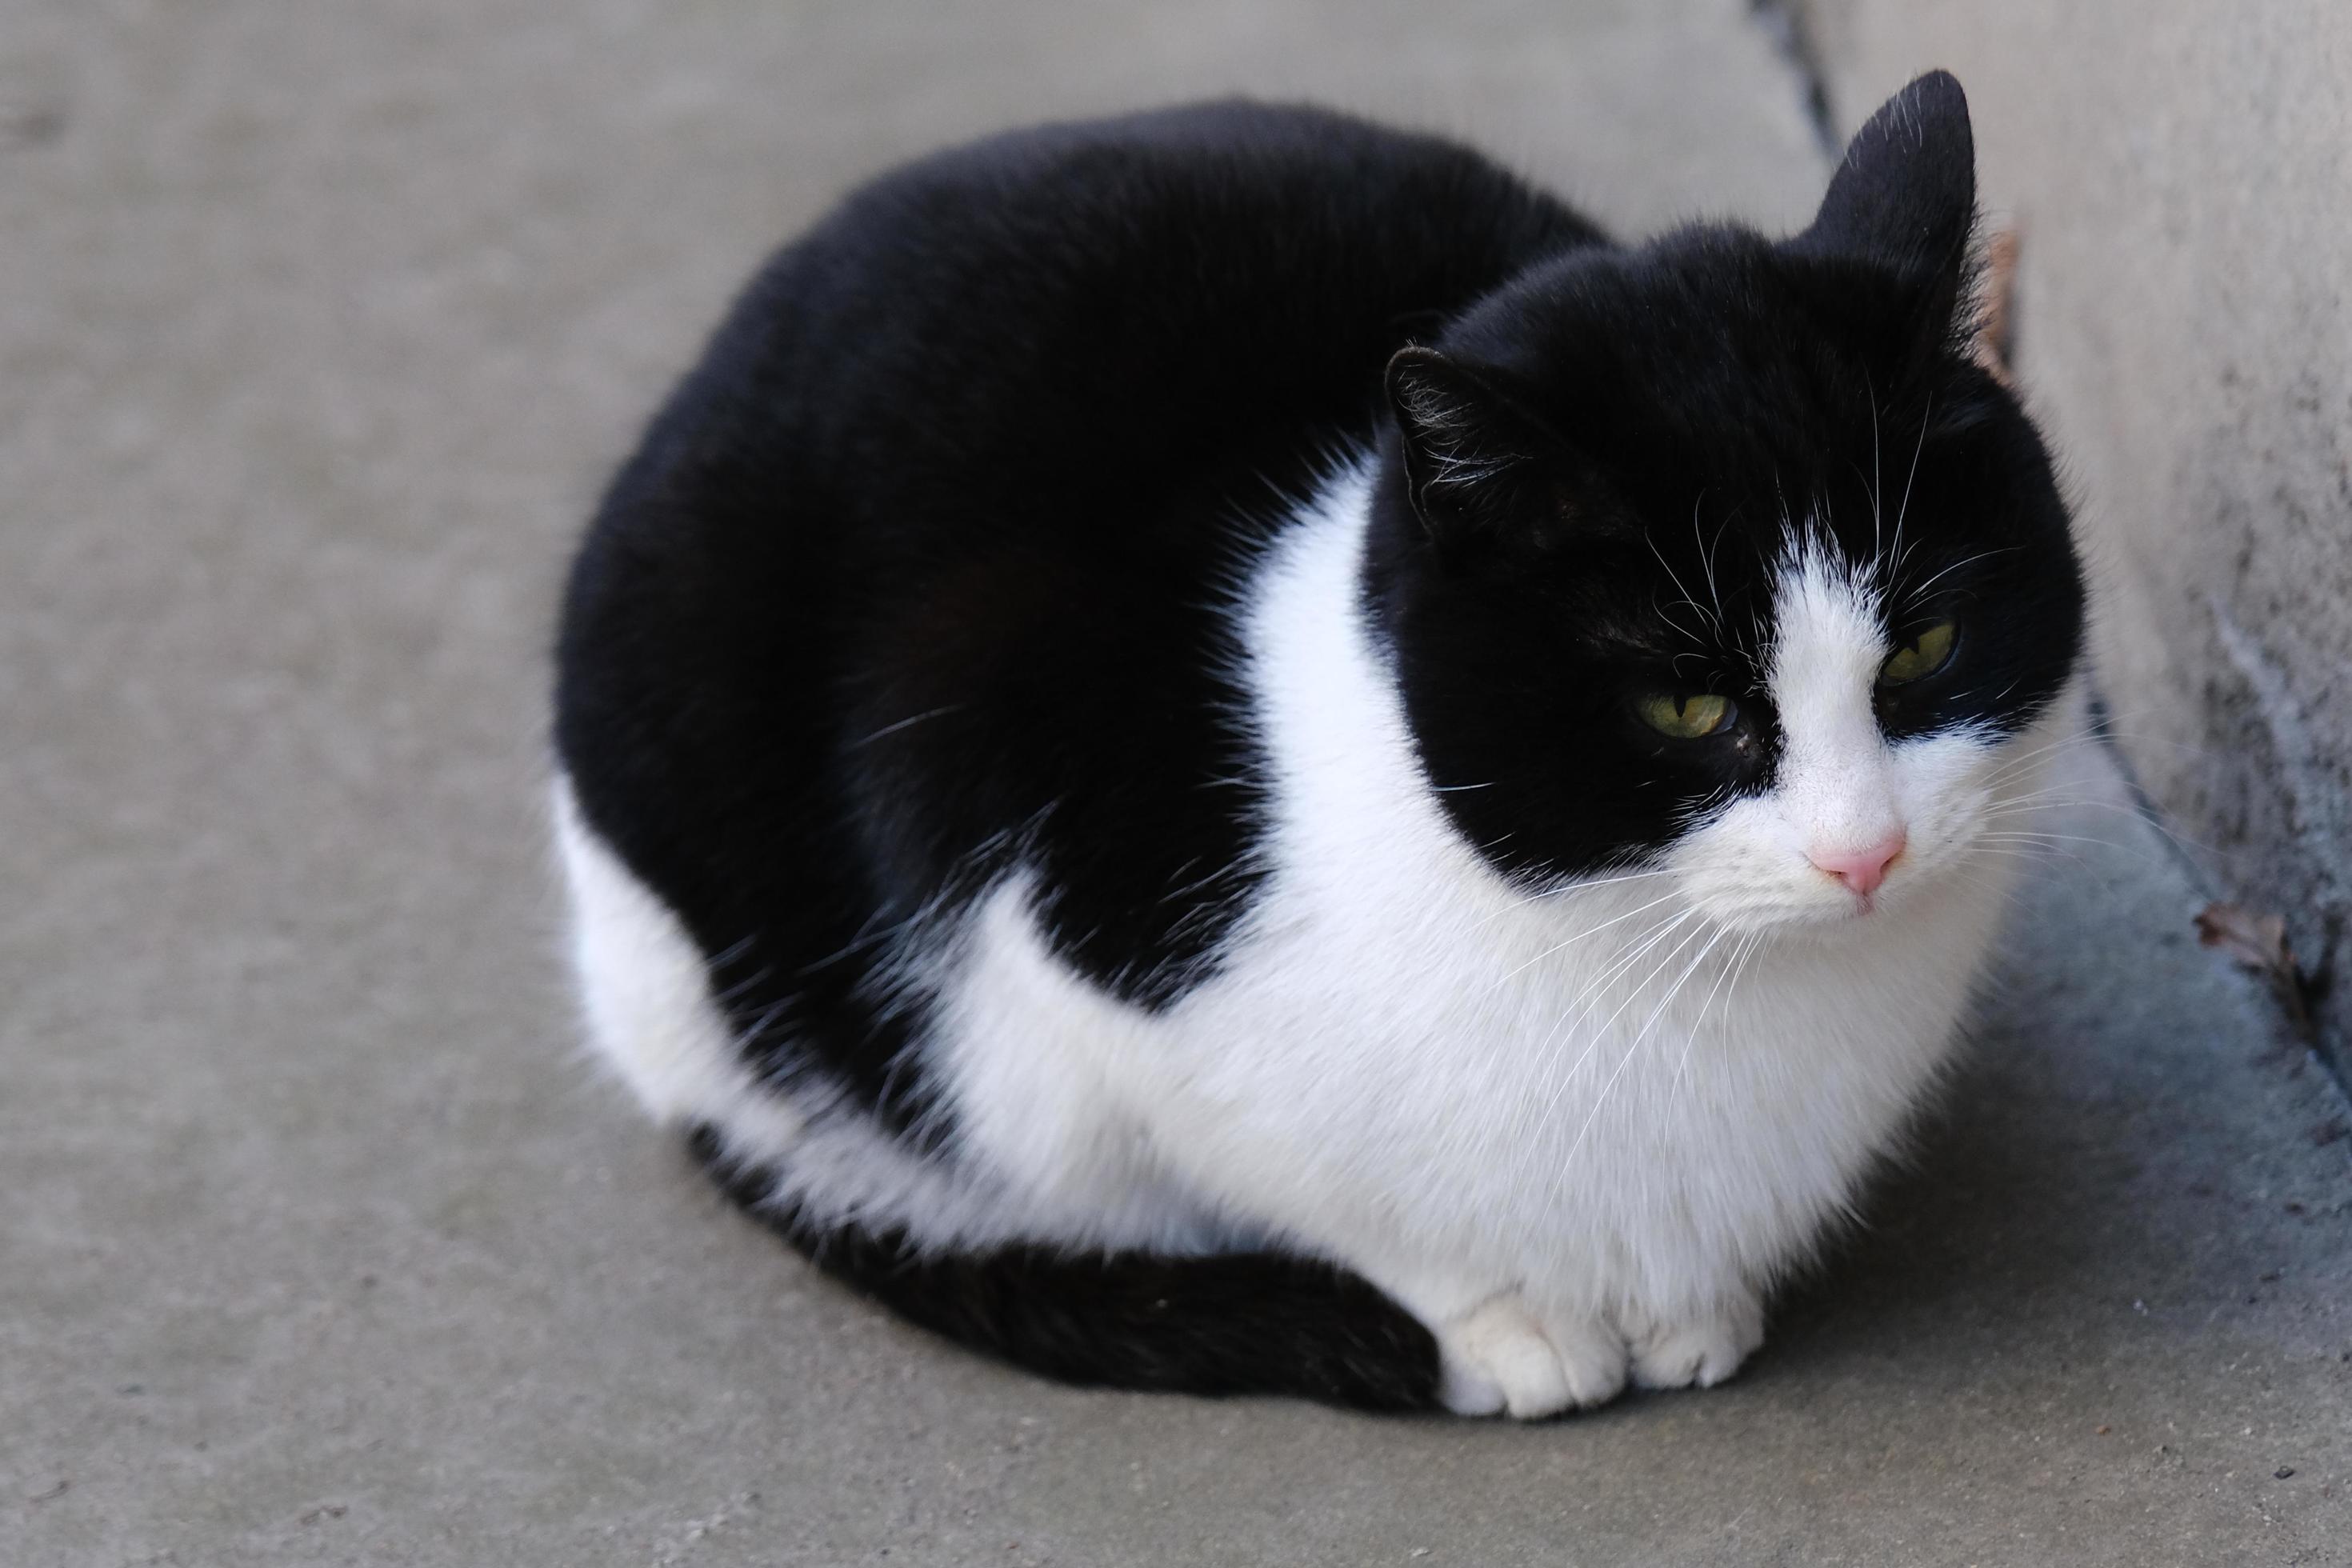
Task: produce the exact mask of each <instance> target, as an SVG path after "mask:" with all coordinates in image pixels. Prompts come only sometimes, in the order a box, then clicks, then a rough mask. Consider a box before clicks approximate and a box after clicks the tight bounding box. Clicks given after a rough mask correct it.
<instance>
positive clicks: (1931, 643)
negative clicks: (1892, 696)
mask: <svg viewBox="0 0 2352 1568" xmlns="http://www.w3.org/2000/svg"><path fill="white" fill-rule="evenodd" d="M1958 632H1959V628H1958V626H1954V625H1953V624H1952V623H1951V622H1950V621H1937V623H1936V624H1935V625H1934V626H1929V627H1928V628H1927V630H1925V631H1923V632H1921V633H1920V634H1919V635H1918V636H1917V637H1913V638H1912V639H1911V641H1910V642H1909V643H1908V644H1907V645H1906V646H1905V647H1898V648H1896V649H1895V653H1894V657H1892V658H1889V659H1888V660H1887V661H1886V662H1885V664H1883V665H1881V666H1879V667H1878V684H1879V685H1881V686H1907V685H1909V684H1910V683H1911V682H1912V681H1915V680H1920V679H1926V678H1927V677H1928V676H1930V675H1933V674H1935V673H1936V672H1937V670H1939V669H1941V668H1944V666H1946V665H1948V664H1949V663H1951V662H1952V639H1953V638H1954V637H1957V636H1958Z"/></svg>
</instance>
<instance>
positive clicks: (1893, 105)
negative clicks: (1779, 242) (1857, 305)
mask: <svg viewBox="0 0 2352 1568" xmlns="http://www.w3.org/2000/svg"><path fill="white" fill-rule="evenodd" d="M1976 201H1977V170H1976V137H1975V133H1974V132H1972V131H1971V130H1970V128H1969V100H1968V95H1967V94H1965V93H1963V92H1962V91H1961V90H1960V84H1959V83H1958V81H1957V80H1955V79H1953V77H1952V75H1951V73H1950V72H1948V71H1929V72H1928V73H1927V75H1925V76H1923V77H1921V78H1919V79H1917V80H1916V81H1914V82H1913V83H1911V85H1910V86H1908V87H1906V88H1905V89H1903V90H1902V91H1901V92H1898V93H1896V94H1895V96H1894V97H1893V98H1890V99H1888V100H1886V101H1885V103H1884V104H1883V105H1881V106H1880V108H1879V110H1878V112H1877V113H1875V114H1874V115H1872V116H1871V117H1870V121H1869V123H1868V124H1866V125H1864V127H1863V128H1862V129H1861V130H1860V131H1857V132H1854V135H1853V141H1852V142H1849V143H1848V144H1847V146H1846V150H1845V160H1844V162H1843V163H1840V164H1839V165H1838V172H1837V173H1836V174H1834V175H1833V176H1832V177H1831V180H1830V188H1829V194H1828V195H1825V196H1823V197H1822V207H1821V212H1820V213H1819V214H1818V215H1817V216H1815V217H1814V219H1813V223H1812V226H1811V228H1808V229H1807V230H1805V232H1804V233H1802V234H1801V235H1798V236H1797V237H1795V238H1793V239H1791V240H1790V241H1789V242H1788V244H1787V246H1786V248H1787V249H1788V250H1790V252H1792V253H1795V254H1797V255H1801V256H1810V257H1819V258H1830V259H1835V260H1843V261H1860V262H1864V263H1867V264H1869V265H1871V266H1874V267H1875V268H1879V269H1881V270H1883V271H1885V272H1889V273H1892V274H1894V275H1895V278H1897V279H1899V280H1900V281H1901V282H1902V283H1903V284H1904V285H1905V286H1906V289H1908V290H1909V291H1910V292H1911V293H1912V294H1913V296H1914V308H1915V310H1916V312H1917V315H1918V317H1919V318H1920V321H1919V324H1920V325H1921V326H1922V327H1923V328H1925V329H1926V330H1927V331H1932V332H1934V333H1935V334H1936V335H1937V336H1938V337H1941V336H1942V335H1943V334H1945V333H1946V332H1948V331H1949V330H1950V328H1951V323H1952V312H1953V310H1955V309H1956V308H1957V306H1958V300H1959V291H1960V284H1961V280H1962V278H1963V276H1964V274H1965V271H1966V268H1967V263H1968V251H1969V231H1970V229H1971V228H1972V227H1973V226H1975V223H1976Z"/></svg>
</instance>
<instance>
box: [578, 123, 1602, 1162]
mask: <svg viewBox="0 0 2352 1568" xmlns="http://www.w3.org/2000/svg"><path fill="white" fill-rule="evenodd" d="M1598 238H1599V236H1598V235H1597V234H1596V232H1595V231H1594V230H1593V229H1592V228H1591V226H1588V225H1587V224H1585V223H1584V222H1583V221H1582V220H1581V219H1580V218H1578V217H1576V216H1573V215H1572V214H1570V212H1568V211H1567V210H1566V209H1565V208H1563V207H1561V206H1560V205H1558V204H1557V203H1555V202H1552V201H1549V200H1548V199H1546V198H1544V197H1541V196H1538V195H1536V194H1534V193H1533V192H1531V191H1530V190H1528V188H1527V187H1526V186H1525V185H1524V184H1520V183H1519V182H1518V181H1517V180H1516V179H1514V178H1512V177H1511V176H1510V175H1508V174H1505V173H1504V172H1502V171H1501V170H1499V169H1497V168H1496V167H1495V166H1494V165H1492V164H1490V163H1486V161H1485V160H1483V159H1481V158H1479V157H1477V156H1476V155H1475V154H1474V153H1469V152H1466V151H1465V150H1463V149H1461V148H1457V147H1454V146H1451V145H1449V144H1447V143H1445V142H1438V141H1434V140H1431V139H1428V138H1423V137H1413V136H1405V135H1401V134H1398V133H1396V132H1389V131H1383V130H1380V129H1377V128H1375V127H1372V126H1369V125H1365V124H1362V123H1360V122H1359V121H1351V120H1347V119H1343V118H1340V117H1339V116H1337V115H1331V114H1326V113H1320V112H1317V111H1313V110H1289V109H1273V108H1265V107H1260V106H1256V105H1251V104H1240V103H1232V104H1222V105H1213V106H1209V107H1204V108H1199V109H1187V110H1173V111H1169V112H1163V113H1157V114H1148V115H1142V116H1138V117H1135V118H1132V119H1126V120H1118V121H1100V122H1096V123H1091V124H1081V125H1067V126H1057V127H1050V128H1046V129H1044V130H1038V131H1031V132H1019V133H1016V134H1013V135H1010V136H1004V137H1000V138H998V139H995V140H993V141H990V142H982V143H980V144H978V145H976V146H972V147H967V148H963V149H960V150H958V151H954V152H950V153H943V154H941V155H940V156H938V157H935V158H932V159H929V160H927V161H925V162H923V163H918V164H915V165H913V166H912V167H910V168H908V169H904V170H901V171H899V172H898V173H896V174H889V175H887V176H885V177H884V178H882V179H881V180H878V181H877V182H876V183H875V184H871V185H868V186H867V187H866V188H865V189H864V190H862V191H860V192H858V193H857V194H856V195H854V196H852V197H851V198H849V200H848V201H847V202H846V203H845V204H844V205H843V206H842V207H841V208H840V209H839V210H838V211H837V212H835V214H834V215H833V216H831V217H829V218H827V219H826V220H825V221H824V223H822V224H820V225H819V226H817V227H816V229H815V230H814V231H813V232H812V233H811V234H810V235H809V236H808V237H805V238H803V239H802V240H801V241H799V242H798V243H796V244H794V245H793V246H792V247H789V248H787V249H786V250H784V251H783V252H782V254H781V255H779V256H778V257H777V258H776V259H775V260H774V261H772V262H771V263H770V264H769V266H768V268H766V270H765V271H764V272H763V273H762V274H761V277H760V278H759V279H757V280H756V281H755V282H754V283H753V284H752V285H751V289H749V290H748V291H747V292H746V294H745V295H744V297H743V299H742V300H740V302H739V303H738V304H737V306H736V307H735V310H734V311H733V313H732V314H731V315H730V317H729V318H728V320H727V321H726V323H725V324H724V325H723V326H721V328H720V329H719V332H718V334H717V336H716V337H715V338H714V339H713V341H712V343H711V345H710V348H709V353H708V354H707V355H706V357H705V359H704V361H703V363H701V364H700V365H699V366H698V368H697V369H696V370H695V371H694V372H693V374H690V375H689V376H688V378H687V380H686V382H685V384H683V385H682V386H680V387H679V389H678V390H677V393H676V394H675V395H673V396H672V398H671V399H670V401H669V404H668V405H667V408H665V409H664V411H663V412H662V414H661V415H660V416H659V417H658V418H657V419H656V421H655V424H654V426H653V429H652V431H651V433H650V434H649V435H648V436H647V437H646V441H645V444H644V446H643V447H641V448H640V450H639V451H638V453H637V455H636V456H635V458H633V459H632V460H631V461H630V463H629V464H628V465H627V467H626V468H624V469H623V471H622V473H621V475H620V477H619V478H618V479H616V480H615V481H614V485H613V488H612V489H611V492H610V494H609V495H608V496H607V497H606V499H605V501H604V507H603V509H602V510H601V511H600V512H599V514H598V516H597V519H596V521H595V523H594V525H593V528H592V529H591V531H590V532H589V536H588V540H587V542H586V543H585V545H584V546H583V550H582V552H581V554H580V557H579V560H578V563H577V564H576V566H575V567H574V569H573V573H572V584H571V589H570V594H569V597H568V600H567V603H566V608H565V614H564V619H563V627H562V641H561V647H560V650H559V663H560V666H561V671H562V677H561V689H560V691H559V694H558V706H557V713H558V719H557V739H558V743H559V746H560V749H561V751H562V755H563V758H564V761H565V764H566V766H567V767H568V768H569V769H570V772H571V775H572V781H573V784H574V787H575V788H576V789H577V791H578V793H579V798H580V802H581V806H582V809H583V813H584V815H585V816H586V817H587V818H588V820H589V822H590V823H591V824H592V825H593V826H594V827H595V828H596V830H597V831H598V832H599V833H600V834H602V835H603V836H604V837H605V838H606V839H607V840H608V841H609V842H611V843H612V844H613V846H614V847H615V848H616V849H617V850H618V852H619V853H620V855H621V856H622V858H624V859H625V861H626V862H627V863H628V864H629V866H630V867H631V868H633V869H634V870H635V872H636V873H637V875H638V876H639V877H641V878H642V879H644V880H645V881H646V883H647V884H648V885H649V886H651V887H652V888H654V889H656V890H657V891H658V892H660V893H661V894H662V895H663V896H664V897H665V898H666V899H667V900H668V901H669V903H670V905H671V907H672V908H673V909H675V910H677V911H678V913H679V914H680V915H681V917H682V918H683V919H684V920H685V921H686V922H687V925H688V928H689V930H691V931H692V932H693V934H694V936H695V938H696V939H697V941H698V942H699V943H700V944H701V945H702V947H703V949H704V950H705V951H706V952H709V953H710V954H712V955H713V963H714V970H715V975H716V980H717V984H718V986H719V990H720V992H721V994H723V995H724V996H725V997H726V998H727V1002H728V1006H729V1010H730V1015H731V1016H732V1019H733V1021H734V1022H735V1023H736V1024H737V1025H738V1026H740V1027H741V1028H742V1029H743V1030H744V1031H745V1032H746V1034H747V1035H748V1036H750V1037H751V1039H752V1041H753V1046H752V1048H753V1049H754V1050H755V1051H758V1052H761V1063H762V1065H763V1066H765V1067H766V1068H769V1069H770V1070H772V1072H774V1073H776V1074H778V1075H780V1076H781V1075H786V1074H790V1073H794V1072H804V1071H807V1070H810V1069H811V1068H821V1069H822V1070H824V1072H826V1073H828V1074H830V1075H833V1076H834V1077H835V1078H837V1079H839V1080H840V1082H841V1083H842V1084H843V1085H844V1086H845V1087H846V1088H847V1089H849V1090H850V1091H851V1092H852V1093H853V1094H854V1095H855V1096H856V1098H857V1100H859V1101H860V1102H862V1103H866V1104H869V1105H876V1106H878V1107H880V1108H881V1110H883V1112H884V1113H885V1114H886V1115H887V1116H888V1117H889V1118H890V1119H891V1120H892V1121H893V1122H894V1123H895V1124H897V1125H899V1126H901V1127H904V1126H905V1125H907V1124H908V1122H909V1121H912V1120H914V1119H915V1117H916V1116H917V1115H918V1114H919V1112H920V1111H921V1110H923V1109H924V1108H925V1107H924V1102H923V1097H922V1086H921V1084H920V1083H919V1080H918V1079H915V1078H913V1077H911V1076H908V1075H905V1074H903V1073H899V1072H897V1071H895V1070H894V1069H895V1068H898V1067H899V1066H901V1065H903V1061H904V1058H903V1057H902V1054H901V1053H902V1049H903V1047H904V1046H905V1044H906V1042H907V1038H908V1032H907V1031H908V1016H907V1015H906V1013H905V1012H904V1011H903V1010H901V1009H898V1008H896V1007H894V1006H892V1005H889V998H887V996H885V995H882V994H879V993H877V989H876V987H875V985H874V984H873V981H872V976H871V974H870V973H869V963H868V961H869V960H870V958H871V957H872V956H873V954H874V953H875V952H876V950H877V946H878V942H877V939H878V938H879V937H880V936H882V935H884V934H886V933H887V932H889V931H892V930H893V929H894V928H896V927H898V926H900V925H901V924H903V923H905V922H907V921H912V920H915V919H916V918H918V916H919V913H920V912H921V911H922V910H925V909H926V908H927V907H931V906H933V905H935V904H936V903H937V902H938V901H939V900H941V899H942V897H943V896H949V895H951V894H952V892H953V890H954V889H959V888H969V887H972V886H977V885H980V884H982V883H984V882H985V881H986V880H987V879H989V878H990V877H991V876H992V874H994V873H995V872H996V871H998V870H1000V869H1001V868H1003V865H1004V864H1005V863H1006V862H1007V860H1008V859H1009V858H1010V857H1011V855H1012V854H1013V851H1014V850H1015V849H1016V848H1019V849H1021V850H1024V851H1025V852H1026V854H1028V855H1029V856H1030V857H1031V858H1034V860H1035V862H1036V863H1037V864H1038V867H1039V869H1040V870H1041V872H1042V874H1043V876H1044V879H1045V885H1046V889H1047V893H1048V896H1049V898H1050V900H1051V902H1050V904H1049V906H1048V911H1047V921H1048V925H1049V934H1050V936H1051V938H1052V940H1053V942H1054V943H1055V947H1056V948H1057V949H1058V951H1059V952H1060V953H1061V955H1062V956H1063V957H1064V958H1066V959H1067V960H1068V961H1069V962H1070V963H1072V964H1073V965H1075V966H1076V968H1077V969H1078V970H1079V971H1081V972H1082V973H1086V974H1087V975H1088V976H1089V977H1091V978H1092V979H1094V980H1095V981H1096V982H1097V983H1098V984H1102V985H1104V986H1106V987H1108V988H1109V989H1111V990H1112V991H1114V992H1116V993H1117V994H1120V995H1122V996H1124V997H1126V998H1128V999H1129V1000H1131V1001H1135V1002H1138V1003H1140V1004H1142V1005H1146V1006H1154V1005H1163V1004H1165V1003H1166V1002H1168V1001H1170V1000H1171V999H1172V998H1173V997H1175V996H1176V995H1177V994H1181V991H1182V989H1183V988H1184V986H1185V984H1187V982H1188V981H1190V980H1192V979H1195V978H1197V977H1198V976H1199V975H1200V974H1201V973H1203V972H1204V969H1205V966H1207V965H1208V964H1210V963H1213V955H1214V951H1215V943H1216V940H1217V938H1218V936H1219V935H1220V934H1221V933H1222V932H1223V931H1224V930H1225V929H1226V926H1227V924H1228V923H1229V921H1231V919H1232V917H1233V915H1234V913H1235V912H1236V911H1237V910H1238V907H1239V905H1240V901H1241V900H1243V899H1244V898H1245V897H1246V895H1247V893H1248V891H1249V889H1250V887H1251V885H1252V883H1253V881H1254V879H1255V871H1254V870H1253V868H1252V859H1251V853H1250V852H1251V849H1252V847H1253V845H1254V842H1255V836H1256V833H1257V828H1258V802H1257V785H1256V783H1255V776H1256V773H1257V772H1258V763H1257V759H1256V757H1255V752H1254V746H1253V742H1251V740H1250V738H1249V736H1248V734H1247V733H1246V731H1244V729H1243V728H1242V726H1241V724H1240V722H1239V721H1238V719H1237V717H1236V713H1235V706H1236V702H1237V700H1238V697H1239V694H1238V693H1237V692H1236V690H1235V689H1234V687H1233V686H1232V684H1231V683H1230V679H1229V678H1228V677H1227V675H1226V674H1225V672H1224V670H1225V665H1226V663H1227V661H1228V660H1229V658H1231V656H1232V655H1233V654H1234V651H1235V650H1234V647H1233V645H1232V641H1231V634H1230V631H1229V628H1228V626H1227V624H1226V622H1225V620H1224V619H1223V616H1221V615H1220V614H1219V613H1218V604H1219V601H1220V599H1221V598H1222V596H1223V590H1224V588H1225V585H1226V584H1229V583H1230V582H1231V581H1232V580H1233V579H1234V577H1235V576H1236V575H1237V574H1239V573H1240V572H1241V571H1242V570H1243V568H1244V566H1245V564H1246V563H1247V560H1248V558H1249V556H1250V554H1251V552H1252V551H1253V550H1254V548H1255V546H1256V544H1257V543H1259V542H1261V541H1262V539H1263V538H1264V536H1265V534H1266V533H1267V532H1268V531H1270V530H1271V529H1272V528H1273V527H1274V526H1275V525H1276V523H1277V522H1278V521H1279V520H1280V519H1281V517H1282V515H1283V514H1284V512H1285V510H1286V509H1287V507H1288V506H1289V505H1290V504H1291V503H1292V502H1293V500H1295V499H1296V498H1297V497H1298V496H1299V495H1301V494H1302V493H1303V492H1304V491H1306V490H1307V489H1308V488H1309V486H1310V484H1311V482H1312V480H1313V479H1314V477H1315V476H1316V474H1317V473H1318V470H1319V468H1321V467H1322V466H1323V465H1324V463H1325V462H1326V459H1327V457H1328V454H1329V453H1332V452H1334V451H1338V450H1341V449H1344V448H1346V447H1349V446H1355V445H1360V444H1362V443H1363V442H1365V441H1367V440H1369V439H1370V437H1371V436H1372V434H1373V433H1374V431H1375V430H1376V428H1377V426H1378V422H1379V419H1380V416H1381V405H1380V371H1381V365H1382V363H1385V362H1386V360H1387V359H1388V357H1389V355H1390V354H1391V353H1393V352H1394V351H1395V350H1396V348H1397V347H1398V346H1399V345H1400V344H1402V343H1403V342H1406V341H1407V340H1408V339H1409V338H1410V337H1412V336H1413V335H1414V334H1416V333H1420V334H1424V335H1425V334H1427V333H1429V332H1432V331H1435V330H1436V328H1437V326H1438V325H1439V324H1440V323H1441V322H1442V321H1444V320H1445V319H1447V318H1448V317H1449V316H1451V315H1452V314H1454V312H1456V311H1458V310H1461V309H1462V308H1463V307H1464V306H1465V305H1467V304H1469V303H1470V302H1471V301H1472V300H1475V299H1477V298H1478V297H1479V296H1481V295H1482V294H1485V293H1486V292H1487V291H1489V290H1490V289H1493V288H1494V287H1495V286H1496V284H1498V283H1500V282H1502V281H1503V280H1504V279H1507V278H1509V277H1510V276H1512V275H1513V274H1514V273H1516V272H1517V271H1519V270H1520V269H1521V268H1524V267H1526V266H1527V265H1528V263H1529V262H1530V261H1533V260H1535V259H1537V258H1541V257H1544V256H1548V255H1551V254H1555V253H1557V252H1559V251H1560V250H1562V249H1565V248H1568V247H1573V246H1578V245H1589V244H1592V243H1595V242H1596V241H1597V240H1598ZM787 1041H789V1042H790V1045H789V1047H787V1046H786V1044H785V1042H787Z"/></svg>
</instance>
